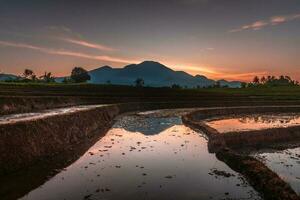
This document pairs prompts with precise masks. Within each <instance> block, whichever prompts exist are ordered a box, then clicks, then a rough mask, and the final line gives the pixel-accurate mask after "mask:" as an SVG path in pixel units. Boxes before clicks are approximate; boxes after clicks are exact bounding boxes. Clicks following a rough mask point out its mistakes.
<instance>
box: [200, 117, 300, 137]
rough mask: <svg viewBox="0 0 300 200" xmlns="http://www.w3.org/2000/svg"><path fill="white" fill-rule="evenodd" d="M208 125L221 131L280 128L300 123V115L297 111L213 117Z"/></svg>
mask: <svg viewBox="0 0 300 200" xmlns="http://www.w3.org/2000/svg"><path fill="white" fill-rule="evenodd" d="M206 124H207V125H209V126H211V127H212V128H214V129H216V130H217V131H218V132H220V133H226V132H232V131H237V132H243V131H251V130H261V129H268V128H279V127H289V126H299V125H300V115H299V114H296V113H286V114H269V115H268V114H253V115H244V116H238V117H233V118H223V119H212V120H209V121H207V122H206Z"/></svg>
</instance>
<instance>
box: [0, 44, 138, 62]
mask: <svg viewBox="0 0 300 200" xmlns="http://www.w3.org/2000/svg"><path fill="white" fill-rule="evenodd" d="M0 45H2V46H9V47H15V48H26V49H32V50H36V51H40V52H43V53H47V54H53V55H64V56H73V57H79V58H86V59H93V60H100V61H108V62H118V63H138V62H139V61H136V60H130V59H123V58H118V57H112V56H106V55H91V54H86V53H81V52H73V51H68V50H60V49H49V48H44V47H39V46H34V45H30V44H24V43H15V42H7V41H1V40H0Z"/></svg>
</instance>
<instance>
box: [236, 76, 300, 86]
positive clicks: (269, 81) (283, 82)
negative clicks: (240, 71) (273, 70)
mask: <svg viewBox="0 0 300 200" xmlns="http://www.w3.org/2000/svg"><path fill="white" fill-rule="evenodd" d="M278 86H299V82H298V81H296V80H293V79H291V77H289V76H283V75H281V76H279V77H278V78H276V77H275V76H267V77H265V76H263V77H261V78H259V77H258V76H255V77H254V78H253V81H252V82H251V83H244V84H243V85H242V87H278Z"/></svg>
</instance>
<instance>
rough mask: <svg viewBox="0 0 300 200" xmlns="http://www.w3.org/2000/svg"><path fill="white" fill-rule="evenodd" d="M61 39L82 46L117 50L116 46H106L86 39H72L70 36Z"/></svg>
mask: <svg viewBox="0 0 300 200" xmlns="http://www.w3.org/2000/svg"><path fill="white" fill-rule="evenodd" d="M61 40H63V41H66V42H69V43H72V44H77V45H80V46H84V47H89V48H93V49H98V50H103V51H115V50H116V49H114V48H111V47H108V46H105V45H102V44H96V43H91V42H87V41H84V40H76V39H70V38H61Z"/></svg>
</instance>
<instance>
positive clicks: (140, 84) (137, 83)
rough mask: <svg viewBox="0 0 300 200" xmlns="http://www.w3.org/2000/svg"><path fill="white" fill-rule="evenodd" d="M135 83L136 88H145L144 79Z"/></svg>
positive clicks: (139, 79)
mask: <svg viewBox="0 0 300 200" xmlns="http://www.w3.org/2000/svg"><path fill="white" fill-rule="evenodd" d="M134 83H135V86H136V87H143V86H144V84H145V82H144V79H142V78H137V79H136V80H135V81H134Z"/></svg>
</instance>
